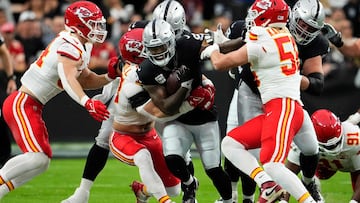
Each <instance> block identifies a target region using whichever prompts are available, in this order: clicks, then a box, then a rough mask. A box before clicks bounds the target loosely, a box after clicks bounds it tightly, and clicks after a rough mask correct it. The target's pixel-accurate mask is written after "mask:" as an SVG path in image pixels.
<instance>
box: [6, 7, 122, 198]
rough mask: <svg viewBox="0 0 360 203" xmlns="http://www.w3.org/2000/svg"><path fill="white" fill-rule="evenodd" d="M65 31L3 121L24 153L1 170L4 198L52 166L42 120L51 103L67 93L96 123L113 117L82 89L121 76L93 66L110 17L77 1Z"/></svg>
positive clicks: (26, 79) (9, 102)
mask: <svg viewBox="0 0 360 203" xmlns="http://www.w3.org/2000/svg"><path fill="white" fill-rule="evenodd" d="M64 17H65V27H66V31H62V32H60V33H59V35H58V36H57V37H56V38H55V39H54V40H53V41H52V42H51V43H50V44H49V45H48V47H47V48H46V49H45V50H44V51H43V52H42V53H41V54H40V56H39V57H38V59H37V60H36V61H35V62H34V63H32V64H31V66H30V68H29V69H28V70H27V71H26V72H25V73H24V75H23V77H22V78H21V83H22V85H21V87H20V88H19V91H15V92H14V93H12V94H11V95H9V96H8V97H7V99H6V100H5V102H4V106H3V113H4V119H5V121H6V123H7V124H8V126H9V127H10V129H11V132H12V134H13V136H14V139H15V141H16V143H17V144H18V146H19V148H20V149H21V150H22V152H23V154H20V155H18V156H15V157H13V158H12V159H10V160H9V161H8V162H6V164H5V165H4V167H3V168H2V169H1V170H0V185H1V186H0V198H2V197H3V196H4V195H5V194H7V193H8V192H10V191H12V190H14V189H16V188H18V187H20V186H21V185H23V184H24V183H26V182H28V181H29V180H31V179H32V178H34V177H35V176H37V175H39V174H41V173H43V172H44V171H46V169H47V168H48V166H49V163H50V159H51V158H52V151H51V148H50V144H49V138H48V131H47V129H46V126H45V122H44V120H43V119H42V110H43V108H44V106H45V105H46V103H47V102H48V101H50V100H51V99H52V98H54V97H55V96H56V95H58V94H59V93H61V92H63V91H65V92H66V93H67V94H68V95H69V96H70V97H71V98H72V99H73V100H74V101H76V102H77V103H78V104H80V105H81V106H83V107H84V108H86V110H87V111H88V112H89V113H90V115H91V116H92V117H93V118H94V119H96V120H97V121H103V120H106V119H108V118H109V112H108V111H107V109H106V106H105V105H104V104H103V103H102V102H101V101H98V100H94V99H90V98H89V97H88V96H87V95H86V94H85V92H84V90H83V89H98V88H101V87H102V86H104V85H106V84H107V83H109V82H110V81H112V80H113V79H114V78H115V77H116V73H115V72H114V71H113V70H109V72H108V73H107V74H103V75H97V74H96V73H94V72H92V71H91V70H90V69H88V67H87V66H88V64H89V60H90V53H91V49H92V45H93V43H102V42H104V40H105V38H106V35H107V31H106V28H105V23H106V21H105V18H104V16H103V14H102V12H101V10H100V9H99V7H98V6H96V5H95V4H94V3H91V2H89V1H77V2H74V3H72V4H70V5H69V6H68V8H67V9H66V11H65V16H64Z"/></svg>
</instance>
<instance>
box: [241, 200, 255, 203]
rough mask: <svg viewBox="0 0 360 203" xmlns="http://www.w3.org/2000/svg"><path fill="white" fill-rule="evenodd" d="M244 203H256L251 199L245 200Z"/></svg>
mask: <svg viewBox="0 0 360 203" xmlns="http://www.w3.org/2000/svg"><path fill="white" fill-rule="evenodd" d="M243 203H254V202H253V201H251V200H250V199H244V200H243Z"/></svg>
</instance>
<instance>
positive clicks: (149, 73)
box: [137, 19, 231, 203]
mask: <svg viewBox="0 0 360 203" xmlns="http://www.w3.org/2000/svg"><path fill="white" fill-rule="evenodd" d="M172 30H173V29H172V27H171V26H170V24H169V23H167V22H166V21H164V20H162V19H155V20H153V21H151V22H149V24H148V25H147V26H146V27H145V30H144V36H143V42H144V46H145V50H146V54H147V55H148V59H147V60H145V61H144V62H143V63H141V64H140V68H139V69H138V71H137V73H138V76H139V80H140V82H141V84H142V85H143V87H144V88H145V89H146V90H147V92H148V93H149V94H150V96H151V98H152V99H153V101H154V103H155V105H156V106H157V107H159V108H160V109H161V110H162V111H163V112H165V113H167V114H172V112H176V111H178V109H179V105H180V102H181V101H182V100H184V99H185V98H186V97H187V95H188V92H190V91H191V92H193V91H196V92H198V93H197V94H198V96H200V95H203V94H205V95H209V96H210V97H211V98H213V97H214V93H215V89H214V86H213V84H212V83H211V81H210V80H208V79H204V80H203V77H202V73H201V69H200V64H199V58H200V49H201V47H202V46H201V45H202V42H203V35H192V34H191V33H184V34H183V35H182V36H181V38H179V39H178V40H176V42H175V34H174V33H173V31H172ZM170 33H173V34H170ZM179 69H180V70H181V71H189V73H190V74H189V77H188V78H183V79H182V80H180V82H181V89H182V90H181V91H183V98H182V100H180V102H179V101H178V100H172V95H170V96H168V95H159V94H158V93H159V92H161V89H164V84H165V83H166V78H167V77H168V75H169V74H170V73H171V72H172V71H173V70H179ZM199 87H200V89H201V91H199V89H198V88H199ZM194 102H198V103H199V105H197V108H194V109H193V110H191V111H190V112H188V113H186V114H184V115H182V116H180V117H179V118H177V119H176V120H174V121H169V122H166V123H165V126H164V129H163V133H162V139H163V146H164V147H163V148H164V154H165V160H166V163H167V165H168V167H169V169H170V170H171V172H172V173H173V174H174V175H175V176H177V177H178V178H179V179H181V181H182V183H183V191H184V195H183V202H186V203H187V202H195V201H196V199H195V192H196V190H197V188H198V181H197V179H196V178H195V177H194V176H193V175H192V172H191V171H189V170H188V167H187V165H186V162H185V160H184V159H185V156H186V154H187V152H188V150H189V149H190V147H191V145H192V143H193V142H195V145H196V146H197V149H198V151H199V154H200V158H201V159H202V162H203V164H204V168H205V171H206V173H207V175H208V176H209V177H210V178H211V179H212V181H213V183H214V185H215V187H216V188H217V190H218V191H219V193H220V194H221V196H223V197H224V199H226V200H228V201H230V202H231V185H230V181H229V178H228V176H227V175H226V174H225V172H224V171H223V169H222V168H221V166H220V142H219V139H220V138H219V126H218V121H217V113H216V111H215V109H214V107H213V105H212V103H209V104H207V103H204V101H202V100H198V101H194ZM216 157H217V158H216Z"/></svg>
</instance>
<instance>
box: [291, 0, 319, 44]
mask: <svg viewBox="0 0 360 203" xmlns="http://www.w3.org/2000/svg"><path fill="white" fill-rule="evenodd" d="M324 19H325V10H324V7H323V5H322V4H321V2H320V1H319V0H299V1H297V2H296V4H295V5H294V7H293V9H292V11H291V15H290V21H289V30H290V32H291V34H292V35H293V36H294V38H295V40H296V42H297V43H298V44H301V45H307V44H309V43H310V42H311V41H312V40H313V39H315V37H316V36H317V35H318V34H320V29H321V28H322V27H323V26H324Z"/></svg>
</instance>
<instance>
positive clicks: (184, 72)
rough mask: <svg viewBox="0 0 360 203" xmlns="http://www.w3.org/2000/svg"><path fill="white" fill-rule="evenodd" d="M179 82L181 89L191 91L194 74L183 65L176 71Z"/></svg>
mask: <svg viewBox="0 0 360 203" xmlns="http://www.w3.org/2000/svg"><path fill="white" fill-rule="evenodd" d="M175 72H176V75H177V78H178V80H179V81H180V82H181V87H185V88H187V89H191V85H192V81H193V80H194V79H193V74H192V71H191V69H190V68H188V67H186V66H184V65H181V66H180V67H179V68H177V69H176V70H175Z"/></svg>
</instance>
